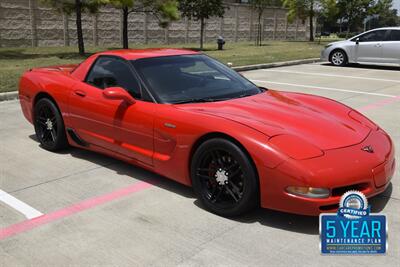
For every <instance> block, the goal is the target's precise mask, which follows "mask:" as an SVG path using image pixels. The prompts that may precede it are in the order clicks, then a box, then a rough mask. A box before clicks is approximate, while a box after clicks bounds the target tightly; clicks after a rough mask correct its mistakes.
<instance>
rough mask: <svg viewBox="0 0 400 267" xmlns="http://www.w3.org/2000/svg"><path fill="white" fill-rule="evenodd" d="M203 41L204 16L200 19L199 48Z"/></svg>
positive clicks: (201, 47) (201, 46) (201, 48)
mask: <svg viewBox="0 0 400 267" xmlns="http://www.w3.org/2000/svg"><path fill="white" fill-rule="evenodd" d="M203 42H204V18H201V19H200V50H203Z"/></svg>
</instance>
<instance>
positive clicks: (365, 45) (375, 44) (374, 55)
mask: <svg viewBox="0 0 400 267" xmlns="http://www.w3.org/2000/svg"><path fill="white" fill-rule="evenodd" d="M386 33H387V31H386V30H376V31H370V32H367V33H365V34H363V35H361V36H359V37H358V38H356V42H357V43H356V48H355V56H356V62H372V63H379V62H382V56H383V55H382V47H383V41H384V38H385V35H386Z"/></svg>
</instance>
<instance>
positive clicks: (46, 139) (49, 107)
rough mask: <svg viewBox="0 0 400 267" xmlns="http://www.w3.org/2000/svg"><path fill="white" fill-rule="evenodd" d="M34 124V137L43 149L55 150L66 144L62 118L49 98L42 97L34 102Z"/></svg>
mask: <svg viewBox="0 0 400 267" xmlns="http://www.w3.org/2000/svg"><path fill="white" fill-rule="evenodd" d="M34 126H35V132H36V138H37V139H38V141H39V142H40V144H41V146H42V147H43V148H44V149H46V150H50V151H57V150H60V149H62V148H65V147H66V146H67V145H68V141H67V136H66V134H65V128H64V122H63V119H62V117H61V114H60V112H59V111H58V108H57V106H56V105H55V104H54V102H53V101H51V100H50V99H48V98H42V99H40V100H39V101H38V102H37V103H36V105H35V110H34Z"/></svg>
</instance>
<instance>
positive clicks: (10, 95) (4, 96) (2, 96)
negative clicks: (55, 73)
mask: <svg viewBox="0 0 400 267" xmlns="http://www.w3.org/2000/svg"><path fill="white" fill-rule="evenodd" d="M319 61H320V59H319V58H310V59H300V60H291V61H284V62H275V63H266V64H257V65H247V66H238V67H232V69H234V70H236V71H249V70H259V69H270V68H278V67H284V66H293V65H301V64H309V63H315V62H319ZM14 99H18V91H13V92H6V93H0V102H1V101H6V100H14Z"/></svg>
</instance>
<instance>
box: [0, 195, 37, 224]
mask: <svg viewBox="0 0 400 267" xmlns="http://www.w3.org/2000/svg"><path fill="white" fill-rule="evenodd" d="M0 201H1V202H3V203H5V204H7V205H8V206H10V207H12V208H14V209H15V210H17V211H18V212H20V213H22V214H23V215H24V216H25V217H26V218H27V219H32V218H36V217H39V216H42V215H43V213H41V212H40V211H38V210H36V209H34V208H32V207H31V206H29V205H27V204H25V203H24V202H22V201H20V200H19V199H16V198H15V197H13V196H11V195H10V194H7V193H6V192H4V191H2V190H1V189H0Z"/></svg>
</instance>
